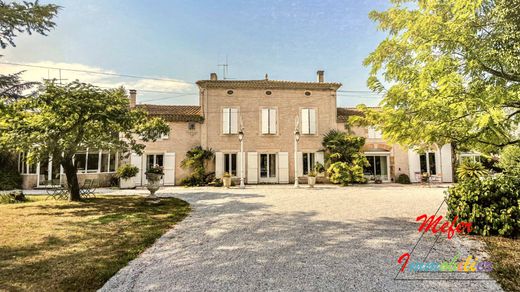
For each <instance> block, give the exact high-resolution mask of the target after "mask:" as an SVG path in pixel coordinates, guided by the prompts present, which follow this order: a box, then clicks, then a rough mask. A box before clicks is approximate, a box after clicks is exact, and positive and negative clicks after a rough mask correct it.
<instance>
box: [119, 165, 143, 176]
mask: <svg viewBox="0 0 520 292" xmlns="http://www.w3.org/2000/svg"><path fill="white" fill-rule="evenodd" d="M138 173H139V168H137V167H136V166H133V165H131V164H125V165H122V166H120V167H119V168H118V169H117V173H116V175H117V177H118V178H122V179H129V178H132V177H134V176H136V175H137V174H138Z"/></svg>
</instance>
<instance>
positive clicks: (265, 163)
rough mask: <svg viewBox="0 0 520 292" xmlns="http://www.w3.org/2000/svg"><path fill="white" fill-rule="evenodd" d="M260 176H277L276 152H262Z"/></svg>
mask: <svg viewBox="0 0 520 292" xmlns="http://www.w3.org/2000/svg"><path fill="white" fill-rule="evenodd" d="M260 177H261V178H275V177H276V154H260Z"/></svg>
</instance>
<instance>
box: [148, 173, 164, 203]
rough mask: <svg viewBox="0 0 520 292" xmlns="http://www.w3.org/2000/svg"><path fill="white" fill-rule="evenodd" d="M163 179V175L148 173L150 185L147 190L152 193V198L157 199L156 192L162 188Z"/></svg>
mask: <svg viewBox="0 0 520 292" xmlns="http://www.w3.org/2000/svg"><path fill="white" fill-rule="evenodd" d="M161 178H162V174H158V173H147V174H146V180H147V181H148V183H147V184H146V188H147V189H148V191H150V196H149V197H150V198H155V192H157V191H158V190H159V188H160V187H161Z"/></svg>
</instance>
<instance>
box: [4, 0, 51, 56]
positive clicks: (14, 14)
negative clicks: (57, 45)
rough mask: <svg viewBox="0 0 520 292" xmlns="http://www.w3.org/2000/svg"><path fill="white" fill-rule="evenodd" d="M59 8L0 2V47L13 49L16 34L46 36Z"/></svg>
mask: <svg viewBox="0 0 520 292" xmlns="http://www.w3.org/2000/svg"><path fill="white" fill-rule="evenodd" d="M59 9H60V7H59V6H57V5H54V4H46V5H40V3H39V2H38V1H34V2H26V1H24V2H23V3H16V2H12V3H5V1H2V0H0V15H1V17H0V27H1V29H0V47H2V49H5V48H6V47H7V46H8V45H11V46H13V47H15V46H16V45H15V43H14V38H15V37H16V33H23V32H27V33H28V34H32V33H33V32H36V33H39V34H41V35H47V32H49V31H50V30H51V29H52V28H54V26H55V25H56V23H54V21H53V18H54V17H56V15H57V14H58V10H59Z"/></svg>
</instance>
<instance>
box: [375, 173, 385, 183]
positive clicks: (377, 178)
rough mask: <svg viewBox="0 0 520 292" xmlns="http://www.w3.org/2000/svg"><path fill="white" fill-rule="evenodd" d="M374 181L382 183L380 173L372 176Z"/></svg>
mask: <svg viewBox="0 0 520 292" xmlns="http://www.w3.org/2000/svg"><path fill="white" fill-rule="evenodd" d="M374 182H375V183H376V184H382V183H383V180H382V179H381V176H380V175H376V176H375V178H374Z"/></svg>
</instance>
